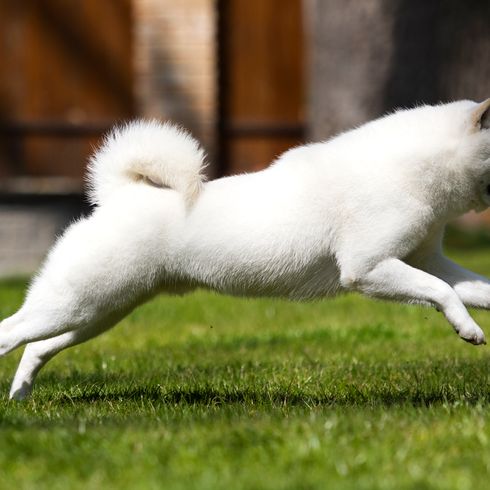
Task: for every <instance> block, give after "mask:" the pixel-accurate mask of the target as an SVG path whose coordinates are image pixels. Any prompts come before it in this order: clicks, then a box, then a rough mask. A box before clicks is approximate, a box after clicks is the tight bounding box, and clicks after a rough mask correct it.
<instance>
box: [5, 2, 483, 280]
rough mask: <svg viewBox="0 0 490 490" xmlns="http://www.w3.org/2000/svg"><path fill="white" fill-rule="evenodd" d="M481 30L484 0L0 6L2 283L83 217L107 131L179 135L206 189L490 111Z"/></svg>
mask: <svg viewBox="0 0 490 490" xmlns="http://www.w3.org/2000/svg"><path fill="white" fill-rule="evenodd" d="M489 21H490V2H489V1H488V0H466V1H464V2H462V1H460V0H179V1H176V0H103V1H101V0H0V67H1V71H0V276H9V275H14V274H26V273H30V272H32V271H33V270H34V269H35V268H36V267H37V266H38V265H39V263H40V261H41V260H42V258H43V256H44V255H45V253H46V250H47V249H48V248H49V246H50V245H51V244H52V242H53V241H54V239H55V237H56V235H57V234H59V233H60V232H61V230H62V229H63V228H64V227H65V226H66V224H67V223H68V222H69V221H70V220H72V219H74V218H75V217H76V216H79V215H80V214H81V213H85V212H88V211H89V209H88V205H87V203H86V201H85V200H84V197H83V175H84V172H85V166H86V162H87V156H88V155H89V154H90V152H91V151H92V150H93V148H94V146H96V145H97V144H98V142H99V141H100V137H101V135H102V134H103V133H104V132H105V131H107V129H108V128H109V127H110V126H111V125H113V124H114V123H117V122H120V121H123V120H126V119H128V118H134V117H157V118H161V119H171V120H173V121H176V122H178V123H180V124H182V125H184V126H186V127H188V128H189V129H190V130H191V131H192V132H193V134H194V135H195V136H196V137H197V138H199V139H200V140H201V141H202V143H203V145H204V147H205V148H206V150H207V152H208V154H209V161H210V166H209V173H210V177H219V176H222V175H227V174H234V173H238V172H244V171H254V170H258V169H261V168H263V167H265V166H267V165H268V164H269V163H270V161H271V160H272V159H274V158H275V157H276V156H277V155H279V154H280V153H281V152H283V151H284V150H286V149H287V148H289V147H291V146H293V145H297V144H300V143H302V142H307V141H313V140H321V139H325V138H328V137H330V136H332V135H334V134H336V133H338V132H339V131H342V130H345V129H348V128H351V127H352V126H355V125H358V124H361V123H363V122H365V121H367V120H369V119H372V118H375V117H378V116H380V115H382V114H383V113H385V112H386V111H389V110H392V109H394V108H397V107H408V106H413V105H414V104H420V103H436V102H440V101H443V102H444V101H450V100H454V99H463V98H465V99H474V100H483V99H485V98H487V97H490V83H489V80H490V56H489V53H490V22H489ZM428 137H430V135H428ZM251 198H253V196H251ZM488 216H489V215H488V214H483V215H479V216H475V215H470V216H467V217H466V218H465V219H464V220H463V221H462V222H460V225H459V226H460V227H463V228H466V229H471V228H473V229H474V228H477V229H486V228H487V227H488V226H489V224H490V219H489V218H488Z"/></svg>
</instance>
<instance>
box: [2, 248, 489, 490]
mask: <svg viewBox="0 0 490 490" xmlns="http://www.w3.org/2000/svg"><path fill="white" fill-rule="evenodd" d="M486 248H488V247H479V248H478V247H477V248H474V249H472V250H469V251H467V252H461V251H460V252H457V253H455V254H453V255H455V256H456V257H457V258H458V259H459V260H460V262H462V263H464V264H466V265H467V266H471V267H473V268H474V269H476V270H478V271H479V272H482V273H486V274H489V275H490V250H486ZM24 287H25V283H24V282H23V281H20V280H18V281H7V282H3V283H1V284H0V310H1V311H0V313H1V314H2V316H6V315H7V314H10V313H11V312H13V311H14V310H15V309H16V307H17V306H18V305H19V304H20V302H21V300H22V296H23V291H24ZM474 315H475V317H476V319H477V320H478V321H479V322H480V324H481V325H482V326H483V328H484V329H485V328H486V327H487V326H488V325H490V312H489V313H485V312H474ZM486 330H487V336H488V337H490V329H488V328H487V329H486ZM488 349H489V347H488V346H487V347H479V348H477V347H474V346H471V345H469V344H466V343H464V342H463V341H461V340H460V339H459V338H458V337H457V335H456V334H455V333H453V331H452V328H451V327H450V326H449V325H448V324H447V323H446V322H445V320H444V318H443V317H442V315H441V314H440V313H437V312H436V311H433V310H428V309H423V308H418V307H411V306H400V305H396V304H389V303H384V302H375V301H372V300H367V299H363V298H361V297H359V296H354V295H349V296H344V297H341V298H338V299H335V300H330V301H324V302H315V303H309V304H298V303H288V302H283V301H276V300H253V301H251V300H241V299H232V298H227V297H220V296H217V295H214V294H210V293H205V292H199V293H197V294H193V295H190V296H187V297H184V298H168V297H161V298H158V299H156V300H154V301H152V302H151V303H149V304H147V305H145V306H143V307H141V308H139V309H138V310H136V311H135V312H134V313H133V314H132V315H131V316H130V317H128V318H127V319H126V320H124V321H123V322H122V323H121V324H120V325H119V326H118V327H117V328H116V329H114V330H113V331H112V332H110V333H108V334H106V335H104V336H102V337H100V338H99V339H96V340H95V341H92V342H89V343H88V344H85V345H82V346H79V347H75V348H73V349H71V350H69V351H66V352H64V353H63V354H61V355H59V356H58V357H57V358H56V359H55V360H53V361H52V362H51V363H50V364H48V366H47V367H46V368H45V369H44V370H43V371H42V373H41V374H40V376H39V379H38V383H37V387H36V389H35V392H34V395H33V397H32V399H31V400H29V401H27V402H23V403H19V402H9V401H8V399H7V392H8V386H9V382H10V380H11V377H12V376H13V373H14V370H15V366H16V362H17V361H18V359H19V356H20V352H18V353H17V352H16V353H15V354H11V355H10V356H8V357H7V358H5V359H2V360H1V361H0V376H1V377H0V380H1V382H0V390H1V397H0V434H1V439H0V488H2V489H3V488H9V489H10V488H15V489H24V488H35V489H44V488H46V489H48V488H49V489H78V488H83V489H96V488H97V489H100V488H104V489H112V488H114V489H129V488H131V489H133V488H148V489H153V488H154V489H162V488H165V489H199V490H206V489H212V490H218V489H227V490H228V489H325V488H332V489H356V490H357V489H397V490H399V489H417V490H418V489H432V488H434V489H452V488H454V489H472V490H475V489H487V488H488V487H489V480H488V478H489V474H490V471H489V470H490V425H489V423H490V411H489V408H490V390H489V387H488V373H489V368H490V362H489V359H490V357H489V355H490V351H489V350H488Z"/></svg>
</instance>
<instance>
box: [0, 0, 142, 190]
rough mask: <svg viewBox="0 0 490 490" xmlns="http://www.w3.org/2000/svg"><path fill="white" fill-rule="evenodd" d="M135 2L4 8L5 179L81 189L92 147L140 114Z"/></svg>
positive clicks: (1, 125) (0, 65) (0, 149)
mask: <svg viewBox="0 0 490 490" xmlns="http://www.w3.org/2000/svg"><path fill="white" fill-rule="evenodd" d="M130 4H131V2H130V0H104V1H100V0H22V1H19V0H2V1H1V2H0V70H1V72H0V73H1V76H0V179H1V181H2V182H5V180H9V179H10V180H11V179H12V178H13V177H19V176H28V177H32V178H38V177H44V178H45V177H66V178H69V179H72V180H74V181H76V182H81V178H82V175H83V172H84V167H85V163H86V159H87V156H88V154H89V152H90V151H91V146H93V144H95V143H97V141H98V139H99V137H100V135H101V133H102V132H103V131H104V130H106V129H107V128H108V126H109V125H111V124H112V123H113V122H114V121H116V120H118V119H121V118H125V117H128V116H131V115H132V113H133V98H132V80H131V78H132V70H131V9H130Z"/></svg>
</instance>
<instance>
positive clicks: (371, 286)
mask: <svg viewBox="0 0 490 490" xmlns="http://www.w3.org/2000/svg"><path fill="white" fill-rule="evenodd" d="M341 280H342V284H343V286H344V287H345V288H346V289H349V290H355V291H360V292H362V293H364V294H366V295H369V296H373V297H376V298H384V299H391V300H395V301H406V302H417V303H425V304H431V305H433V306H435V307H436V308H438V309H439V310H440V311H442V312H443V313H444V315H445V317H446V318H447V320H448V321H449V323H451V325H453V327H454V329H455V330H456V332H458V334H459V336H460V337H461V338H462V339H463V340H466V341H467V342H471V343H472V344H475V345H479V344H484V343H485V335H484V333H483V331H482V330H481V328H480V327H479V326H478V325H477V324H476V322H475V321H474V320H473V319H472V318H471V316H470V315H469V313H468V311H467V310H466V308H465V306H464V305H463V303H462V302H461V299H460V298H459V296H458V295H457V294H456V291H455V290H454V289H453V288H452V287H451V286H450V285H449V284H448V283H447V282H445V281H443V280H442V279H439V278H438V277H435V276H433V275H431V274H429V273H427V272H424V271H422V270H420V269H416V268H414V267H411V266H410V265H408V264H406V263H405V262H402V261H401V260H399V259H396V258H388V259H384V260H382V261H381V262H379V263H378V264H376V265H375V266H374V267H365V266H364V267H363V266H360V265H358V266H350V267H345V268H344V270H342V275H341Z"/></svg>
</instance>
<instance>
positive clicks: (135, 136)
mask: <svg viewBox="0 0 490 490" xmlns="http://www.w3.org/2000/svg"><path fill="white" fill-rule="evenodd" d="M204 158H205V154H204V150H203V149H202V148H201V147H200V145H199V143H198V142H197V141H196V140H195V139H194V138H193V137H192V136H191V135H190V134H189V133H187V132H186V131H185V130H183V129H181V128H179V127H177V126H174V125H172V124H169V123H161V122H159V121H156V120H151V121H144V120H139V121H133V122H130V123H128V124H126V125H124V126H122V127H118V128H115V129H114V130H113V131H112V132H111V133H109V134H108V135H107V136H106V137H105V139H104V141H103V143H102V146H101V147H100V148H99V149H98V150H97V151H96V152H95V154H94V155H93V156H92V157H91V159H90V161H89V165H88V176H87V181H88V194H89V199H90V201H91V202H92V204H95V205H101V204H103V203H104V201H106V200H107V198H108V197H109V196H110V195H111V194H112V193H113V192H114V190H116V189H118V188H119V187H121V186H123V185H127V184H129V183H131V182H141V181H143V182H148V184H153V185H157V186H161V187H169V188H171V189H174V190H176V191H178V192H180V193H181V194H182V195H183V197H184V199H185V201H186V203H187V204H189V205H190V204H192V203H193V202H194V201H195V199H196V198H197V196H198V195H199V192H200V190H201V188H202V185H203V182H204V180H205V178H204V175H203V170H204V168H205V163H204Z"/></svg>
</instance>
